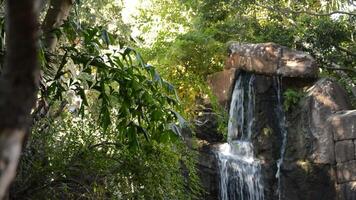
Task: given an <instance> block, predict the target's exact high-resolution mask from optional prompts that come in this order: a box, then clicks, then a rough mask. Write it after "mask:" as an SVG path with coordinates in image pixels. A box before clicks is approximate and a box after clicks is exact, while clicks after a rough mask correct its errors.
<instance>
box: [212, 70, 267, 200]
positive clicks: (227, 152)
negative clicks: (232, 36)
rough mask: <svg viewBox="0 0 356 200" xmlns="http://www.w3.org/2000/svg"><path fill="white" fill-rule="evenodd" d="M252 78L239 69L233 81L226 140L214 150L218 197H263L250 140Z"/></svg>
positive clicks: (258, 199) (240, 199)
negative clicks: (218, 171) (218, 186)
mask: <svg viewBox="0 0 356 200" xmlns="http://www.w3.org/2000/svg"><path fill="white" fill-rule="evenodd" d="M254 80H255V76H254V75H249V74H245V73H241V74H240V75H239V77H238V79H237V81H236V83H235V87H234V91H233V94H232V100H231V106H230V113H229V125H228V143H225V144H222V145H221V146H220V147H219V151H218V152H217V158H218V160H219V170H220V199H221V200H263V199H264V193H263V184H262V178H261V165H260V162H259V160H257V159H256V158H254V153H253V144H252V142H251V137H252V128H253V125H254V106H255V94H254ZM245 85H247V87H246V86H245ZM245 88H247V91H245V90H246V89H245ZM245 93H247V95H245ZM245 108H247V109H245Z"/></svg>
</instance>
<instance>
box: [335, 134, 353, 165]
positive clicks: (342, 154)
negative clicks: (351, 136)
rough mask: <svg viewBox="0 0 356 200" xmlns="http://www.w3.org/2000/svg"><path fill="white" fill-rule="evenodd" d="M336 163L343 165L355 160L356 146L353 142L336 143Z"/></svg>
mask: <svg viewBox="0 0 356 200" xmlns="http://www.w3.org/2000/svg"><path fill="white" fill-rule="evenodd" d="M335 158H336V162H338V163H342V162H346V161H350V160H355V145H354V142H353V141H352V140H343V141H339V142H336V143H335Z"/></svg>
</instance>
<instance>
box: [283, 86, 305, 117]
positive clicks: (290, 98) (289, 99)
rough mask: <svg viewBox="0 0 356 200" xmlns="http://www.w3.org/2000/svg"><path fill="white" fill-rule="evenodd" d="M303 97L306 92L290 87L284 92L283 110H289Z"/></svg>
mask: <svg viewBox="0 0 356 200" xmlns="http://www.w3.org/2000/svg"><path fill="white" fill-rule="evenodd" d="M303 97H304V94H303V93H302V92H300V91H297V90H294V89H291V88H288V89H287V90H286V91H284V93H283V110H285V111H287V112H288V111H289V110H290V109H291V108H293V107H294V106H295V105H297V104H298V102H299V101H300V99H301V98H303Z"/></svg>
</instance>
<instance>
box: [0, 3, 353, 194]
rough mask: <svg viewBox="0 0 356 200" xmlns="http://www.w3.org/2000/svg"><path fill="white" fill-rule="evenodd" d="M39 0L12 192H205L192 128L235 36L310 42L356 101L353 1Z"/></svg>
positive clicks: (306, 46) (325, 70) (324, 69)
mask: <svg viewBox="0 0 356 200" xmlns="http://www.w3.org/2000/svg"><path fill="white" fill-rule="evenodd" d="M67 1H68V2H67ZM42 2H43V5H42V9H41V13H40V14H41V16H40V18H41V20H42V29H43V31H42V33H43V34H42V38H41V42H40V44H41V45H40V46H41V48H40V53H39V59H40V62H41V84H40V93H39V96H38V100H37V105H36V108H35V109H34V110H33V112H32V116H33V118H34V120H33V123H32V127H31V134H29V135H28V137H27V138H26V139H25V142H24V149H23V155H22V158H21V161H20V164H19V168H18V175H17V177H16V180H15V182H14V184H13V186H12V187H11V191H10V197H11V198H14V199H42V198H45V197H48V196H51V199H197V198H198V197H199V195H200V194H201V193H202V191H201V187H200V183H199V179H198V176H197V170H196V166H195V163H196V155H195V153H194V151H192V150H191V148H190V147H191V146H192V145H193V146H194V144H191V142H190V141H186V140H185V139H184V138H185V137H186V134H187V133H186V132H190V131H186V130H187V129H189V127H191V126H192V125H193V124H192V123H191V122H193V120H194V118H195V116H196V115H199V109H201V107H203V106H205V104H203V102H206V101H210V102H214V101H213V97H212V96H211V94H210V91H209V90H207V89H206V88H207V87H208V86H207V84H206V80H207V77H208V76H209V75H210V74H212V73H214V72H217V71H220V70H222V69H223V66H224V61H225V58H226V55H227V53H226V44H227V43H228V42H229V41H238V42H247V43H259V42H275V43H279V44H281V45H285V46H288V47H291V48H294V49H298V50H303V51H307V52H309V53H310V54H311V55H313V56H314V57H315V58H316V59H317V61H318V63H319V65H320V67H321V69H320V70H321V75H322V76H330V77H334V78H336V79H338V80H339V81H340V82H341V83H342V84H343V85H344V86H345V87H346V88H347V89H348V92H349V94H350V96H351V97H353V99H354V100H353V101H354V102H355V93H356V91H355V84H356V83H355V81H356V76H355V73H356V70H355V68H354V66H355V62H356V59H355V57H356V53H355V52H356V42H355V37H356V30H355V29H356V13H355V6H356V5H354V4H353V1H351V2H350V1H346V0H332V1H323V0H304V1H298V2H294V1H262V0H256V1H250V0H233V1H228V0H221V1H216V0H163V1H158V0H150V1H142V2H141V1H140V2H141V4H138V5H137V6H138V7H137V9H138V13H136V14H134V17H133V18H132V19H131V20H129V21H127V20H126V19H123V17H122V11H123V9H124V7H125V6H127V3H128V2H129V1H125V2H122V1H114V0H103V1H96V0H81V1H75V2H73V1H70V0H66V2H67V5H66V6H65V9H64V10H65V11H67V12H68V13H67V14H68V18H67V16H66V15H65V16H64V17H63V16H62V19H61V20H59V22H58V21H57V23H55V24H53V23H52V24H51V23H49V21H50V20H51V19H50V18H51V14H49V13H50V10H51V8H52V7H53V6H58V5H60V3H58V2H61V1H60V0H52V1H48V2H47V1H45V0H44V1H42ZM63 2H64V0H63ZM4 9H5V8H4V5H3V4H2V9H1V10H4ZM62 11H63V10H62ZM1 13H2V16H1V17H2V18H1V20H0V22H1V29H0V34H1V41H2V43H1V50H2V56H1V57H3V55H4V54H5V52H6V48H5V46H6V44H5V40H4V38H5V35H6V33H5V20H4V17H5V16H4V12H1ZM62 14H63V13H62ZM52 17H53V16H52ZM54 17H58V15H57V16H54ZM46 27H47V28H46ZM49 36H50V37H49ZM51 37H52V38H53V37H55V38H56V39H57V40H58V41H57V40H56V41H55V42H53V40H50V39H48V38H51ZM353 93H354V94H353ZM286 95H290V96H291V97H290V101H291V102H293V101H295V98H294V96H297V97H298V94H295V93H293V91H289V93H286ZM293 95H294V96H293ZM213 107H214V108H216V109H217V110H218V108H217V107H216V105H213ZM219 116H222V117H223V116H224V114H221V115H219Z"/></svg>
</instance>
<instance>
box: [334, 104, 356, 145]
mask: <svg viewBox="0 0 356 200" xmlns="http://www.w3.org/2000/svg"><path fill="white" fill-rule="evenodd" d="M329 121H330V122H331V124H332V128H333V131H334V139H335V140H336V141H338V140H347V139H356V110H347V111H342V112H338V113H335V114H334V115H332V116H331V117H330V118H329Z"/></svg>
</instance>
